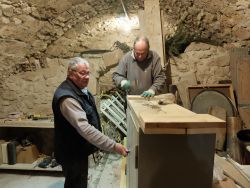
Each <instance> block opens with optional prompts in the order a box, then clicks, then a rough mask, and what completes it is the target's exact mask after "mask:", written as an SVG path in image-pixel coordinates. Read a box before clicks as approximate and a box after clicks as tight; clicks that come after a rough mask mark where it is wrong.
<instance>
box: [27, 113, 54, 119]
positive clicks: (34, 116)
mask: <svg viewBox="0 0 250 188" xmlns="http://www.w3.org/2000/svg"><path fill="white" fill-rule="evenodd" d="M28 119H32V120H49V119H52V117H51V116H48V115H41V114H30V115H28Z"/></svg>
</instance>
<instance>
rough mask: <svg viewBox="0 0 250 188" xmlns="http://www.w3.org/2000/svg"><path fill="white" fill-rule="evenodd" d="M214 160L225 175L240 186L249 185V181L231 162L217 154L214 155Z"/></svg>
mask: <svg viewBox="0 0 250 188" xmlns="http://www.w3.org/2000/svg"><path fill="white" fill-rule="evenodd" d="M215 160H216V161H217V163H218V164H219V165H220V166H221V168H222V169H223V172H224V174H225V175H227V176H229V177H230V178H231V179H233V180H234V181H235V182H236V183H237V184H239V185H240V186H241V187H242V188H249V187H250V182H249V181H248V180H247V179H246V178H245V177H244V176H243V175H242V174H241V173H240V171H239V170H238V169H236V168H235V167H234V166H233V165H232V164H231V163H229V162H228V161H226V160H225V159H223V158H221V157H219V156H218V155H215Z"/></svg>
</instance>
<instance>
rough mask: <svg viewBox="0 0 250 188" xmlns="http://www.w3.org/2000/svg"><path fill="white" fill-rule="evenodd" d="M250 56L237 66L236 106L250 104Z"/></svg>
mask: <svg viewBox="0 0 250 188" xmlns="http://www.w3.org/2000/svg"><path fill="white" fill-rule="evenodd" d="M249 80H250V56H249V57H248V58H247V57H244V58H242V59H241V61H240V62H238V64H237V101H238V104H239V105H241V104H250V95H249V93H250V84H249Z"/></svg>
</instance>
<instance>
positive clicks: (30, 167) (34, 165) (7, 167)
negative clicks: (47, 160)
mask: <svg viewBox="0 0 250 188" xmlns="http://www.w3.org/2000/svg"><path fill="white" fill-rule="evenodd" d="M38 161H40V160H37V161H35V162H33V163H32V164H26V163H16V164H14V165H9V164H1V165H0V169H5V170H36V171H57V172H61V171H62V168H61V166H60V165H58V166H56V167H54V168H51V167H48V168H40V167H38V166H37V164H38Z"/></svg>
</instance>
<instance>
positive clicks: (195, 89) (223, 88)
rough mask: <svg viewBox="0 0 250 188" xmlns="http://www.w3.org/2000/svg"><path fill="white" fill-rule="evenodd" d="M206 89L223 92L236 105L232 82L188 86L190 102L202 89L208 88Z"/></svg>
mask: <svg viewBox="0 0 250 188" xmlns="http://www.w3.org/2000/svg"><path fill="white" fill-rule="evenodd" d="M206 89H213V90H216V91H219V92H221V93H223V94H224V95H225V96H227V97H228V98H229V99H230V100H231V102H232V103H233V105H234V106H236V103H235V97H234V89H233V86H232V84H209V85H193V86H189V87H188V88H187V90H188V91H187V93H188V98H189V102H190V103H191V102H192V101H193V99H194V97H195V96H196V95H197V94H198V93H200V92H201V91H203V90H206Z"/></svg>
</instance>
